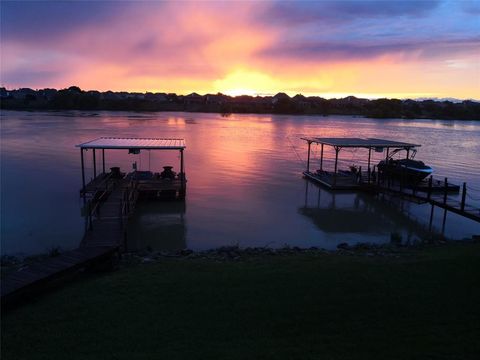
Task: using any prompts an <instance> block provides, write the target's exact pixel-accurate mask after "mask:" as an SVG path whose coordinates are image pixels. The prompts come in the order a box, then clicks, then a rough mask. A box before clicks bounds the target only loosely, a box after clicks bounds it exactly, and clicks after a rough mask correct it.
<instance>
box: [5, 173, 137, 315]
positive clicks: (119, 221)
mask: <svg viewBox="0 0 480 360" xmlns="http://www.w3.org/2000/svg"><path fill="white" fill-rule="evenodd" d="M107 190H108V191H107V192H105V194H100V195H98V196H94V197H93V199H92V200H91V201H90V202H89V203H88V206H87V207H88V211H87V214H86V216H87V231H86V232H85V236H84V238H83V240H82V242H81V244H80V247H79V248H78V249H75V250H71V251H67V252H64V253H62V254H60V255H58V256H55V257H51V258H48V259H45V260H43V261H40V262H38V263H33V264H29V265H26V266H24V267H22V268H21V269H19V270H17V271H12V272H9V273H7V274H5V275H4V274H3V273H2V279H1V280H2V281H1V298H2V304H4V305H8V304H10V303H13V302H14V301H15V299H18V298H20V297H23V296H27V295H28V294H32V293H35V292H38V291H41V290H43V289H44V288H45V287H46V286H47V285H48V284H51V283H53V282H55V281H58V280H61V279H63V278H66V277H68V276H69V275H72V274H74V273H76V272H78V271H79V270H82V269H86V268H89V267H91V266H92V265H95V264H99V263H102V262H105V260H107V259H110V258H112V257H113V256H114V255H115V254H116V253H118V252H119V250H120V249H121V247H122V246H123V245H124V240H125V230H126V221H127V220H128V216H129V215H130V214H131V213H132V211H133V209H134V207H135V203H136V200H137V194H138V193H137V192H136V186H135V183H132V182H129V181H126V180H119V181H117V182H116V183H115V184H113V186H112V188H108V189H107Z"/></svg>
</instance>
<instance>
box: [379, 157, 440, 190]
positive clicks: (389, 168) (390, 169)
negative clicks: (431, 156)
mask: <svg viewBox="0 0 480 360" xmlns="http://www.w3.org/2000/svg"><path fill="white" fill-rule="evenodd" d="M402 150H404V149H396V150H394V151H392V153H391V154H390V155H389V157H388V158H387V159H386V160H382V161H380V162H379V163H378V165H377V168H378V172H379V174H380V176H382V175H384V176H392V177H393V178H396V179H399V180H401V181H402V182H405V183H409V184H412V183H413V184H417V183H419V182H420V181H422V180H423V179H425V178H426V177H427V176H429V175H431V174H432V173H433V169H432V168H431V167H430V166H428V165H425V163H424V162H423V161H419V160H414V158H415V154H416V151H415V150H413V151H412V155H411V156H410V157H409V153H410V152H409V151H407V157H406V158H405V159H393V156H394V155H395V154H397V153H398V152H400V151H402Z"/></svg>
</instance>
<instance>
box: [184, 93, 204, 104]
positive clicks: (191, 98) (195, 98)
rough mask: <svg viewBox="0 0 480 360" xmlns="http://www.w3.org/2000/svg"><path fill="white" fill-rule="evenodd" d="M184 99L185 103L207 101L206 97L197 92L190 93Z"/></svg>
mask: <svg viewBox="0 0 480 360" xmlns="http://www.w3.org/2000/svg"><path fill="white" fill-rule="evenodd" d="M183 100H184V102H185V104H202V103H204V102H205V99H204V97H203V96H201V95H199V94H197V93H191V94H188V95H187V96H184V97H183Z"/></svg>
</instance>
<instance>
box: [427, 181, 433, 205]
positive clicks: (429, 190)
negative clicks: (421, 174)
mask: <svg viewBox="0 0 480 360" xmlns="http://www.w3.org/2000/svg"><path fill="white" fill-rule="evenodd" d="M432 183H433V178H432V176H431V175H430V177H429V178H428V193H427V199H428V200H429V201H430V197H431V196H432Z"/></svg>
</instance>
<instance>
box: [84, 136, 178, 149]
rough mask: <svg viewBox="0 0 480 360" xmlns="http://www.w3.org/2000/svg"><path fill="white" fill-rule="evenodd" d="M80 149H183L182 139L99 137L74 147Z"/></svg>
mask: <svg viewBox="0 0 480 360" xmlns="http://www.w3.org/2000/svg"><path fill="white" fill-rule="evenodd" d="M76 146H77V147H80V148H82V149H178V150H180V149H185V148H186V145H185V140H184V139H160V138H116V137H101V138H98V139H95V140H91V141H88V142H86V143H83V144H78V145H76Z"/></svg>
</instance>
